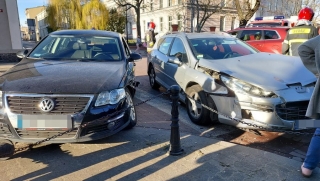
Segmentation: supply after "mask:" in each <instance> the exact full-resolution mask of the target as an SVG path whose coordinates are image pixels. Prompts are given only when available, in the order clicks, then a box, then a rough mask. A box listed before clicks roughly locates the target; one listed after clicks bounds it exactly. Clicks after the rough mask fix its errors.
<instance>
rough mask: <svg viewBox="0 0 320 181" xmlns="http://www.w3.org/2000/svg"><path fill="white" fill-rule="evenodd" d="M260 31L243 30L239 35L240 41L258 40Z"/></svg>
mask: <svg viewBox="0 0 320 181" xmlns="http://www.w3.org/2000/svg"><path fill="white" fill-rule="evenodd" d="M261 35H262V30H244V31H242V33H241V36H240V39H241V40H243V41H252V40H260V39H261Z"/></svg>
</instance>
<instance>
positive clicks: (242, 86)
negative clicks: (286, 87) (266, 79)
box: [220, 75, 277, 97]
mask: <svg viewBox="0 0 320 181" xmlns="http://www.w3.org/2000/svg"><path fill="white" fill-rule="evenodd" d="M220 79H221V81H222V82H223V83H224V84H225V85H226V86H227V87H228V88H229V89H231V90H233V91H234V92H236V93H242V94H250V95H253V96H258V97H277V95H276V94H275V93H273V92H271V91H265V90H263V89H261V88H259V87H257V86H254V85H252V84H249V83H247V82H244V81H241V80H238V79H235V78H232V77H227V76H223V75H221V76H220Z"/></svg>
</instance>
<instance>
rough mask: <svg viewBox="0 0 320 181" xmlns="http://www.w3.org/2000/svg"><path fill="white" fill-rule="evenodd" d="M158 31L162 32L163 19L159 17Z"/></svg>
mask: <svg viewBox="0 0 320 181" xmlns="http://www.w3.org/2000/svg"><path fill="white" fill-rule="evenodd" d="M159 20H160V31H161V32H163V17H160V19H159Z"/></svg>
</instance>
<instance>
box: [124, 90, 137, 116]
mask: <svg viewBox="0 0 320 181" xmlns="http://www.w3.org/2000/svg"><path fill="white" fill-rule="evenodd" d="M126 94H127V103H128V105H129V106H131V108H130V118H131V120H135V118H136V114H135V111H134V106H133V101H132V99H131V97H130V95H129V93H126Z"/></svg>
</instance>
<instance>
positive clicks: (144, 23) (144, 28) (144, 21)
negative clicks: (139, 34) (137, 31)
mask: <svg viewBox="0 0 320 181" xmlns="http://www.w3.org/2000/svg"><path fill="white" fill-rule="evenodd" d="M142 27H143V30H146V29H148V28H147V27H146V20H143V21H142Z"/></svg>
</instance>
